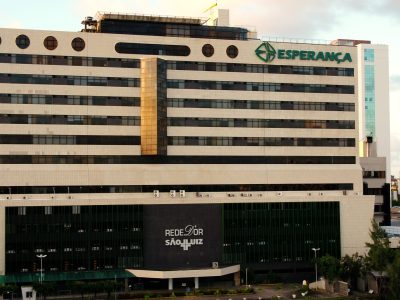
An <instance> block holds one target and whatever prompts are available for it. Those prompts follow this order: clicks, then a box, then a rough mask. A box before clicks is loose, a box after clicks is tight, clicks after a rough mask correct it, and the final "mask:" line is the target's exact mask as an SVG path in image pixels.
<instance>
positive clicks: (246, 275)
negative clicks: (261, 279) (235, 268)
mask: <svg viewBox="0 0 400 300" xmlns="http://www.w3.org/2000/svg"><path fill="white" fill-rule="evenodd" d="M246 288H247V268H246Z"/></svg>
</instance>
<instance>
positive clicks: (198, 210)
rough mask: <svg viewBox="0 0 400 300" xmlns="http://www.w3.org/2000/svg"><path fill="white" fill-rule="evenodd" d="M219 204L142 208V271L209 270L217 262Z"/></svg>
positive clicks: (220, 244)
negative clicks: (144, 269) (143, 269)
mask: <svg viewBox="0 0 400 300" xmlns="http://www.w3.org/2000/svg"><path fill="white" fill-rule="evenodd" d="M221 213H222V210H221V205H219V204H186V205H182V204H180V205H144V214H143V218H144V220H143V225H144V268H146V269H152V270H170V269H193V268H207V267H211V265H212V262H220V261H221V253H222V232H221V227H222V223H221V222H222V220H221Z"/></svg>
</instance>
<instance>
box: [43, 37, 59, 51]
mask: <svg viewBox="0 0 400 300" xmlns="http://www.w3.org/2000/svg"><path fill="white" fill-rule="evenodd" d="M43 44H44V46H45V47H46V49H47V50H54V49H56V48H57V46H58V42H57V39H56V38H55V37H54V36H48V37H47V38H45V39H44V42H43Z"/></svg>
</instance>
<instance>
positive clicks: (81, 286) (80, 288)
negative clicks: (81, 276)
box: [70, 281, 88, 299]
mask: <svg viewBox="0 0 400 300" xmlns="http://www.w3.org/2000/svg"><path fill="white" fill-rule="evenodd" d="M70 287H71V289H72V290H73V291H74V292H78V293H79V294H81V297H82V299H83V297H84V295H85V293H86V292H87V291H88V283H86V282H83V281H73V282H71V283H70Z"/></svg>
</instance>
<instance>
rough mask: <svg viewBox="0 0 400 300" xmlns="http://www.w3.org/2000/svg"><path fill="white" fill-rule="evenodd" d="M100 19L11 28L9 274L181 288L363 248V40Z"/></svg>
mask: <svg viewBox="0 0 400 300" xmlns="http://www.w3.org/2000/svg"><path fill="white" fill-rule="evenodd" d="M84 24H85V30H83V31H82V32H54V31H41V30H40V31H39V30H22V29H1V30H0V38H1V44H0V114H1V115H0V123H1V126H0V131H1V133H0V144H1V145H0V151H1V153H0V168H1V174H3V175H2V179H1V181H0V185H1V187H0V192H1V194H0V222H1V224H0V225H1V226H0V275H3V277H2V280H3V281H7V282H9V281H14V282H31V281H35V280H37V278H38V277H37V276H38V271H39V268H40V267H39V259H38V258H37V255H40V254H43V255H47V257H46V258H45V259H44V260H43V264H44V267H43V269H44V271H45V280H58V281H62V280H74V279H98V278H114V276H121V277H123V276H125V274H126V273H124V270H129V272H130V273H131V274H133V275H134V276H138V277H150V278H159V279H160V278H161V279H170V280H169V287H170V288H171V287H173V282H172V279H175V278H186V277H210V276H211V277H212V276H225V275H229V274H231V273H237V272H238V270H239V269H240V268H244V267H248V268H252V269H253V270H257V272H259V273H267V272H270V271H271V270H275V271H286V272H287V271H288V270H290V271H296V270H300V269H304V268H306V269H307V268H312V266H313V265H312V258H313V255H314V253H313V251H312V250H311V249H312V248H320V249H321V250H320V251H321V252H320V253H321V254H322V255H323V254H331V255H334V256H337V257H340V256H341V255H345V254H353V253H355V252H358V253H363V252H364V251H365V242H366V241H367V240H368V228H369V225H370V221H371V218H372V217H373V207H374V197H372V196H364V195H363V179H362V169H361V167H360V162H359V157H358V152H359V149H358V143H357V141H358V121H359V120H358V100H357V99H358V94H357V91H358V85H359V76H360V74H359V73H358V59H357V57H358V55H359V54H358V49H357V47H353V46H336V45H320V44H300V43H299V44H297V43H278V42H267V41H266V42H264V41H261V40H258V39H252V38H249V37H251V34H250V33H249V32H248V31H247V30H246V29H243V28H236V27H229V26H205V25H202V21H201V20H199V19H187V18H177V17H171V18H169V17H148V16H139V15H117V14H102V15H99V16H97V18H96V20H93V19H86V20H85V22H84ZM196 280H197V281H196ZM196 280H195V283H196V282H197V286H198V284H199V280H198V279H196Z"/></svg>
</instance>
